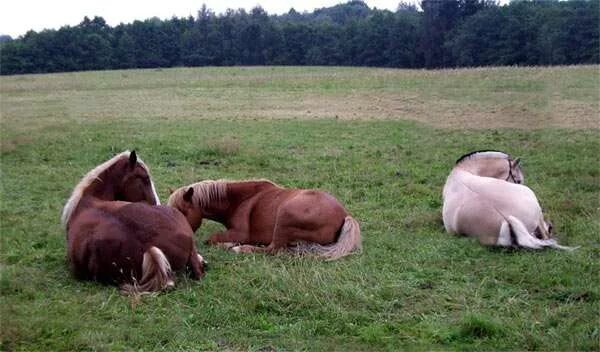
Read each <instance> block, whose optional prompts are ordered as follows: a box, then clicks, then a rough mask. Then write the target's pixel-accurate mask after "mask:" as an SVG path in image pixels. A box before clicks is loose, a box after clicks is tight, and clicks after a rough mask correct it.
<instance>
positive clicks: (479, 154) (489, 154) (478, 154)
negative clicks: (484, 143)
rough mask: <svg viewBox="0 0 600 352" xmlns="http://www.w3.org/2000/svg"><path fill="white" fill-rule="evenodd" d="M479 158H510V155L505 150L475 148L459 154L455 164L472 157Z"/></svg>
mask: <svg viewBox="0 0 600 352" xmlns="http://www.w3.org/2000/svg"><path fill="white" fill-rule="evenodd" d="M480 158H502V159H510V155H508V154H506V153H505V152H501V151H499V150H490V149H486V150H477V151H474V152H470V153H467V154H465V155H463V156H461V157H460V158H458V160H456V164H460V163H462V162H463V161H466V160H473V159H480Z"/></svg>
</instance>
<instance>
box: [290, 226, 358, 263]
mask: <svg viewBox="0 0 600 352" xmlns="http://www.w3.org/2000/svg"><path fill="white" fill-rule="evenodd" d="M292 250H293V251H294V252H296V253H302V254H304V253H312V254H316V255H317V256H319V257H322V258H326V260H328V261H329V260H336V259H339V258H341V257H344V256H347V255H349V254H351V253H352V252H354V251H361V250H362V240H361V237H360V225H359V224H358V222H357V221H356V220H354V218H353V217H351V216H346V218H345V219H344V224H343V225H342V229H341V230H340V236H339V237H338V240H337V242H335V243H332V244H330V245H325V246H324V245H321V244H318V243H299V244H297V245H296V246H294V247H292Z"/></svg>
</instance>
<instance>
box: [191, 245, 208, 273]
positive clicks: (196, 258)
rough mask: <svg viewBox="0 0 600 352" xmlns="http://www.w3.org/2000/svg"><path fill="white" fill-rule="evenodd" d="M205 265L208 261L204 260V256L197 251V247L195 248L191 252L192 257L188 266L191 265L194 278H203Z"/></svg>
mask: <svg viewBox="0 0 600 352" xmlns="http://www.w3.org/2000/svg"><path fill="white" fill-rule="evenodd" d="M205 265H206V262H205V261H204V258H202V256H201V255H200V254H199V253H198V252H196V248H194V250H193V251H192V253H191V254H190V259H189V261H188V266H189V267H190V269H192V278H194V279H196V280H199V279H200V278H202V276H204V266H205Z"/></svg>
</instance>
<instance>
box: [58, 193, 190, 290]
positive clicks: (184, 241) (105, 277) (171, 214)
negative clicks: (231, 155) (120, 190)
mask: <svg viewBox="0 0 600 352" xmlns="http://www.w3.org/2000/svg"><path fill="white" fill-rule="evenodd" d="M106 203H111V202H106ZM67 237H68V246H69V248H68V256H69V259H70V261H71V267H72V271H73V273H74V274H75V276H77V277H79V278H82V279H94V280H98V281H104V282H114V283H121V282H126V281H131V278H132V277H135V278H138V279H139V278H140V275H141V266H142V261H143V254H144V252H145V251H147V250H148V249H149V248H150V247H152V246H156V247H158V248H160V249H161V250H162V251H163V252H164V253H165V255H166V257H167V259H168V260H169V262H170V264H171V267H172V268H173V269H174V270H178V269H181V268H184V267H185V265H186V263H187V261H188V259H189V256H190V252H191V251H192V250H193V249H194V243H193V238H192V230H191V228H190V227H189V224H188V223H187V221H186V220H185V218H184V217H183V215H182V214H181V213H179V212H178V211H176V210H175V209H172V208H170V207H166V206H150V205H147V204H144V203H129V204H127V205H122V204H118V205H117V206H115V207H114V208H111V207H110V204H105V205H104V206H103V207H101V208H90V209H87V210H84V211H82V212H80V213H79V214H78V216H77V218H75V219H73V221H72V222H71V224H70V227H69V230H68V236H67Z"/></svg>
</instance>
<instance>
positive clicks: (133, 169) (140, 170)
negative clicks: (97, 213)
mask: <svg viewBox="0 0 600 352" xmlns="http://www.w3.org/2000/svg"><path fill="white" fill-rule="evenodd" d="M114 169H116V170H115V171H114V172H113V173H110V174H109V175H110V176H108V177H109V180H108V182H112V184H113V187H114V190H115V200H122V201H127V202H145V203H148V204H150V205H157V204H160V200H159V199H158V195H157V194H156V190H155V189H154V183H153V182H152V179H151V178H150V172H149V171H148V168H147V167H146V165H145V164H144V163H143V162H142V161H141V160H139V159H138V157H137V154H136V152H135V150H134V151H132V152H131V153H130V154H129V157H128V158H126V159H125V158H123V160H122V161H121V162H120V163H117V164H115V167H114Z"/></svg>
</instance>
